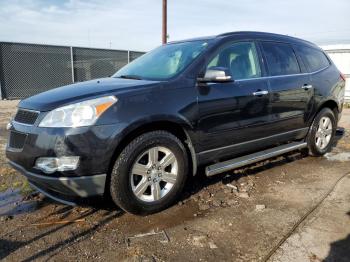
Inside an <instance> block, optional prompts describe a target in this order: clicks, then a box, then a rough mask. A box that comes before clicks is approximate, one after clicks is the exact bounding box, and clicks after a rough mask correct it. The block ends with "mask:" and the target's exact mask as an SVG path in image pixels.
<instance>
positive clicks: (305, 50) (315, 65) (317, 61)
mask: <svg viewBox="0 0 350 262" xmlns="http://www.w3.org/2000/svg"><path fill="white" fill-rule="evenodd" d="M298 51H299V53H300V56H301V58H302V59H303V61H304V63H305V64H306V65H307V67H308V68H309V70H310V72H315V71H317V70H320V69H323V68H325V67H327V66H329V61H328V59H327V57H326V56H325V54H324V53H323V52H322V51H320V50H317V49H314V48H310V47H306V46H300V47H299V48H298Z"/></svg>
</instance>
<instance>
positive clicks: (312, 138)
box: [307, 108, 336, 156]
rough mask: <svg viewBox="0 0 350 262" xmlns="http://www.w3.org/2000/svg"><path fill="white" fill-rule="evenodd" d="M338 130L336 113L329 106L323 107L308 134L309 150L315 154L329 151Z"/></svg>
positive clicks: (319, 154)
mask: <svg viewBox="0 0 350 262" xmlns="http://www.w3.org/2000/svg"><path fill="white" fill-rule="evenodd" d="M335 131H336V120H335V116H334V113H333V111H332V110H331V109H329V108H324V109H322V110H321V111H320V112H319V113H318V114H317V116H316V117H315V119H314V122H313V124H312V126H311V129H310V133H309V135H308V139H307V142H308V147H309V152H310V154H311V155H313V156H321V155H324V154H325V153H327V152H328V151H329V150H330V149H331V146H332V142H333V138H334V135H335Z"/></svg>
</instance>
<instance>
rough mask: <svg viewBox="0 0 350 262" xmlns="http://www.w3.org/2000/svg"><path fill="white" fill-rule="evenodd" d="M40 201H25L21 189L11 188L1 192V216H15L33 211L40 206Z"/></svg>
mask: <svg viewBox="0 0 350 262" xmlns="http://www.w3.org/2000/svg"><path fill="white" fill-rule="evenodd" d="M38 205H39V201H37V200H26V201H23V195H22V194H21V193H20V190H19V189H12V188H9V189H7V190H6V191H3V192H0V216H15V215H19V214H23V213H31V212H33V211H34V210H36V209H37V208H38Z"/></svg>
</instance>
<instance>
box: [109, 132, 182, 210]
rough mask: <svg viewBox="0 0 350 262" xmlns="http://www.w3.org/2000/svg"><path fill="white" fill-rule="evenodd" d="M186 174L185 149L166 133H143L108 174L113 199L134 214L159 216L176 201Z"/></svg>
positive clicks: (122, 153)
mask: <svg viewBox="0 0 350 262" xmlns="http://www.w3.org/2000/svg"><path fill="white" fill-rule="evenodd" d="M187 170H188V159H187V153H186V149H185V147H184V145H183V144H182V143H181V141H180V140H179V139H178V138H177V137H175V136H174V135H172V134H171V133H168V132H165V131H153V132H149V133H145V134H143V135H141V136H139V137H137V138H136V139H134V140H133V141H132V142H131V143H130V144H129V145H128V146H126V147H125V149H124V150H123V151H122V152H121V154H120V155H119V157H118V159H117V161H116V163H115V165H114V168H113V171H112V173H111V185H110V187H111V188H110V192H111V196H112V199H113V201H114V202H115V203H116V204H117V205H118V206H120V207H121V208H122V209H124V210H125V211H127V212H130V213H133V214H139V215H146V214H151V213H155V212H159V211H161V210H163V209H165V208H167V207H168V206H170V205H171V204H172V203H174V201H175V200H176V199H177V198H178V196H179V194H180V193H181V191H182V189H183V186H184V184H185V180H186V177H187Z"/></svg>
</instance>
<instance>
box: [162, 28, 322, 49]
mask: <svg viewBox="0 0 350 262" xmlns="http://www.w3.org/2000/svg"><path fill="white" fill-rule="evenodd" d="M234 36H238V37H249V38H255V39H260V40H271V41H284V42H288V43H294V44H304V45H308V46H312V47H317V48H319V47H318V46H317V45H316V44H314V43H312V42H309V41H306V40H303V39H300V38H296V37H292V36H289V35H282V34H275V33H268V32H259V31H235V32H228V33H223V34H219V35H215V36H207V37H196V38H191V39H186V40H180V41H172V42H169V44H172V43H181V42H189V41H198V40H203V41H205V40H212V39H225V38H230V37H234Z"/></svg>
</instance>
